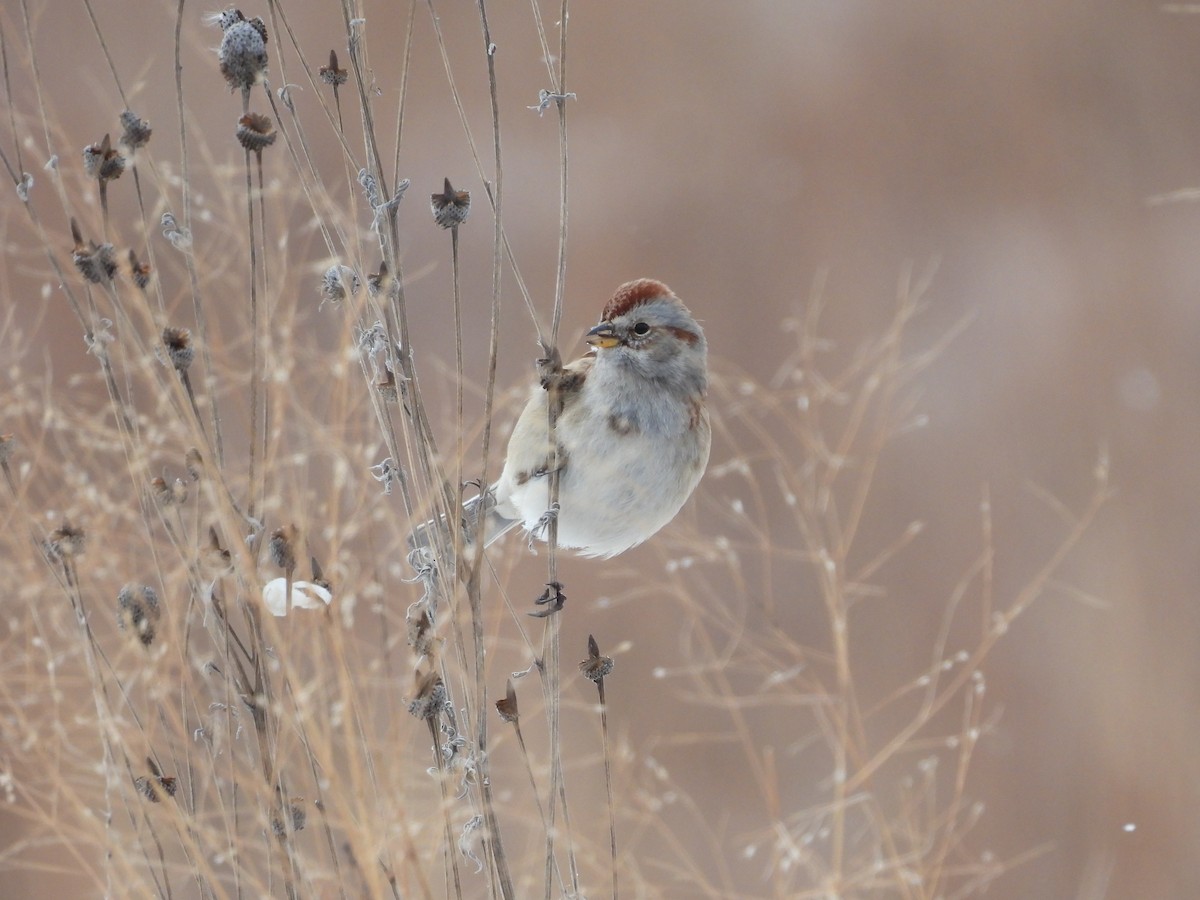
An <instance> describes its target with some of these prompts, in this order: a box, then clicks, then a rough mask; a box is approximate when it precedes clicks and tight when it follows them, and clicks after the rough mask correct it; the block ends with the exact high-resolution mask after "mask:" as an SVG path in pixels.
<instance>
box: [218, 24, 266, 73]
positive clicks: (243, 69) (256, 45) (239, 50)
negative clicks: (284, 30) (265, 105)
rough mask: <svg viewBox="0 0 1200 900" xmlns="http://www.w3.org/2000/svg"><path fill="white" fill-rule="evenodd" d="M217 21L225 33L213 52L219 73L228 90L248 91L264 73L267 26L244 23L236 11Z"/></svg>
mask: <svg viewBox="0 0 1200 900" xmlns="http://www.w3.org/2000/svg"><path fill="white" fill-rule="evenodd" d="M219 22H220V25H221V27H222V28H223V29H224V31H225V34H224V35H223V36H222V37H221V46H220V47H219V48H218V49H217V61H218V62H219V63H220V65H221V74H222V75H224V76H225V80H226V81H227V82H228V83H229V88H230V90H233V89H236V88H241V89H242V90H243V91H248V90H250V88H252V87H253V86H254V85H256V84H257V83H258V81H259V79H260V78H262V77H263V76H264V75H265V74H266V72H267V26H266V25H265V24H264V23H263V21H262V19H258V18H255V19H251V20H249V21H247V20H246V17H245V16H243V15H242V14H241V12H240V11H239V10H231V11H229V12H227V13H223V14H222V15H221V17H220V19H219Z"/></svg>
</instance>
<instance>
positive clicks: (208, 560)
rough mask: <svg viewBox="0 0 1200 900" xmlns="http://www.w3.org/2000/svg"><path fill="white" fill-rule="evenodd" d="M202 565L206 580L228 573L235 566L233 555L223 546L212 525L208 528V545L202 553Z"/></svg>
mask: <svg viewBox="0 0 1200 900" xmlns="http://www.w3.org/2000/svg"><path fill="white" fill-rule="evenodd" d="M200 563H201V568H202V569H203V571H204V576H205V577H206V578H211V577H213V576H216V575H221V574H224V573H225V572H228V571H229V569H230V567H231V566H232V564H233V554H232V553H230V552H229V551H228V550H226V549H225V548H224V547H222V546H221V540H220V538H218V537H217V529H216V528H213V527H212V526H211V525H210V526H209V528H208V545H207V546H206V547H204V548H203V549H202V550H201V551H200Z"/></svg>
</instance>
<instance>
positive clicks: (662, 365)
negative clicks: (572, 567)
mask: <svg viewBox="0 0 1200 900" xmlns="http://www.w3.org/2000/svg"><path fill="white" fill-rule="evenodd" d="M587 342H588V343H589V344H591V345H592V352H591V353H590V354H589V355H587V356H585V357H583V358H582V359H578V360H576V361H575V362H572V363H570V364H569V365H567V366H566V367H565V368H564V371H563V373H562V379H561V390H562V394H561V396H562V404H563V405H562V410H561V412H560V414H559V417H558V420H557V424H556V428H555V432H556V436H557V439H558V445H559V454H558V460H559V466H560V474H559V493H558V503H559V508H558V513H557V518H558V545H559V546H560V547H566V548H571V549H575V550H578V551H579V552H580V553H581V554H583V555H584V556H601V557H609V556H615V555H616V554H618V553H621V552H623V551H625V550H628V549H629V548H630V547H633V546H635V545H637V544H640V543H641V542H642V541H644V540H646V539H647V538H648V537H650V536H651V535H652V534H654V533H655V532H656V531H658V530H659V529H660V528H662V527H663V526H664V525H666V524H667V523H668V522H670V521H671V519H673V518H675V514H676V513H677V512H679V509H680V507H682V506H683V504H684V502H685V501H686V500H687V498H688V497H690V496H691V494H692V491H693V490H694V489H695V487H696V485H697V484H698V483H699V481H700V476H701V475H702V474H703V473H704V467H705V465H706V464H707V463H708V450H709V444H710V441H711V437H712V432H711V429H710V427H709V423H708V411H707V409H706V408H705V396H706V394H707V390H708V375H707V357H708V350H707V345H706V344H705V341H704V332H703V331H702V330H701V328H700V326H699V324H697V322H696V320H695V319H694V318H693V317H692V314H691V313H690V312H688V309H687V307H686V306H684V305H683V303H681V302H680V301H679V298H678V297H676V296H675V295H674V294H673V293H671V289H670V288H668V287H667V286H666V285H665V284H663V283H662V282H659V281H653V280H651V279H649V278H642V279H639V280H637V281H630V282H628V283H627V284H623V285H621V287H620V288H618V289H617V292H616V294H614V295H613V298H612V299H611V300H610V301H609V302H608V305H607V306H605V307H604V313H603V314H602V316H601V319H600V324H599V325H597V326H596V327H595V328H593V329H592V330H591V331H589V332H588V333H587ZM549 396H550V392H548V391H547V390H545V389H544V388H543V387H542V386H541V385H535V386H534V388H533V391H532V393H531V395H530V398H529V402H528V403H527V404H526V405H525V409H524V410H522V412H521V415H520V417H519V418H518V419H517V424H516V425H515V427H514V428H513V433H512V437H511V438H509V442H508V453H507V455H506V457H505V460H504V471H503V472H502V473H501V475H500V479H499V480H498V481H497V482H496V483H495V484H494V485H492V487H491V488H490V489H489V490H488V491H487V492H486V493H485V494H483V495H482V496H481V497H477V498H475V500H473V501H471V502H470V503H468V504H467V505H466V507H465V519H466V534H467V536H468V540H469V539H470V536H471V535H472V534H473V533H474V527H473V526H474V522H475V521H476V517H477V516H478V515H479V514H480V510H481V509H482V511H483V514H484V515H485V516H486V523H485V527H484V545H485V546H486V545H487V544H490V543H491V542H492V541H494V540H496V538H498V537H500V535H502V534H504V533H505V532H507V531H509V530H510V529H511V528H513V527H514V526H515V525H518V524H521V525H524V526H525V528H526V529H527V530H528V531H530V532H531V533H532V534H534V536H536V537H540V538H542V539H544V538H545V532H546V525H547V518H548V512H547V511H548V509H549V506H550V495H549V481H550V478H549V475H550V467H551V465H552V464H553V460H554V454H553V452H552V450H551V447H550V442H549V429H548V415H547V404H548V402H549ZM419 531H420V530H419ZM414 537H415V538H416V539H415V540H414V543H415V544H418V545H421V544H427V541H426V540H423V539H422V538H421V537H418V536H414Z"/></svg>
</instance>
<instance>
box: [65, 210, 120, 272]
mask: <svg viewBox="0 0 1200 900" xmlns="http://www.w3.org/2000/svg"><path fill="white" fill-rule="evenodd" d="M71 237H72V238H74V240H75V248H74V250H72V252H71V260H72V262H74V263H75V268H77V269H78V270H79V274H80V275H82V276H83V277H84V278H86V279H87V280H88V281H90V282H91V283H92V284H107V283H108V282H110V281H111V280H112V277H113V276H114V275H116V274H117V254H116V251H115V250H114V249H113V245H112V244H97V243H96V242H95V241H88V242H87V243H86V244H85V243H84V242H83V235H82V233H81V232H80V231H79V224H78V223H77V222H76V221H75V220H74V219H72V220H71Z"/></svg>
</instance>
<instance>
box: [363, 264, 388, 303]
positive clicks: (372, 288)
mask: <svg viewBox="0 0 1200 900" xmlns="http://www.w3.org/2000/svg"><path fill="white" fill-rule="evenodd" d="M389 284H391V276H390V275H389V274H388V267H387V263H386V262H381V263H380V264H379V271H378V272H370V273H368V274H367V292H368V293H370V295H371V296H372V297H377V296H379V294H380V293H381V292H382V291H386V290H387V289H388V285H389Z"/></svg>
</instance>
